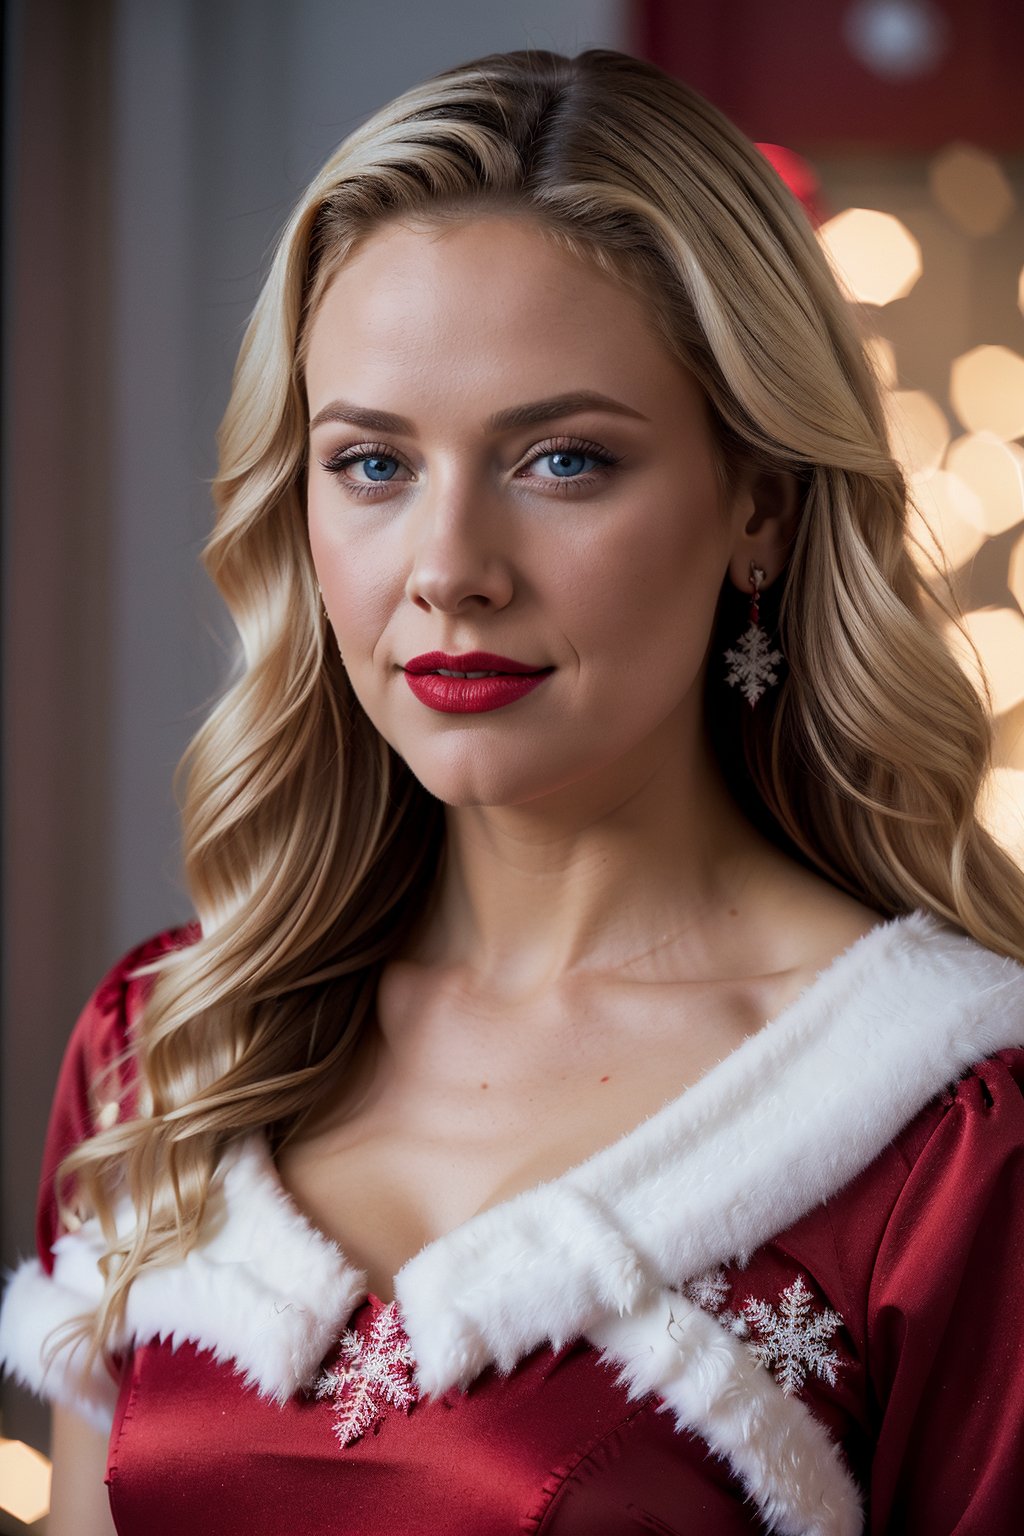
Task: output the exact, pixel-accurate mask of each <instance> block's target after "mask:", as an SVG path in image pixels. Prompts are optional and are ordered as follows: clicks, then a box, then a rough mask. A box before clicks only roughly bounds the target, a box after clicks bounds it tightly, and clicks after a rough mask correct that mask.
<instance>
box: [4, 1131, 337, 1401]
mask: <svg viewBox="0 0 1024 1536" xmlns="http://www.w3.org/2000/svg"><path fill="white" fill-rule="evenodd" d="M115 1219H116V1222H117V1227H118V1231H119V1232H125V1231H127V1230H130V1227H131V1225H132V1223H133V1220H134V1217H133V1212H132V1209H131V1207H130V1206H129V1205H128V1204H127V1202H122V1203H121V1204H120V1205H119V1206H118V1208H117V1211H116V1212H115ZM206 1226H207V1232H208V1235H207V1237H206V1240H205V1241H204V1242H202V1243H201V1244H200V1245H199V1246H198V1247H196V1248H194V1249H193V1250H192V1252H191V1253H189V1254H187V1255H186V1257H185V1258H184V1259H182V1260H180V1261H179V1262H178V1263H176V1264H169V1265H162V1266H160V1267H158V1268H154V1269H149V1270H146V1271H144V1272H143V1273H142V1274H141V1275H140V1276H139V1278H138V1279H137V1280H136V1281H135V1282H134V1284H133V1285H132V1287H131V1289H130V1291H129V1293H128V1299H127V1306H126V1309H125V1318H124V1323H123V1325H122V1327H121V1328H120V1329H119V1330H118V1331H117V1333H116V1334H115V1335H114V1336H113V1337H112V1339H111V1351H112V1352H113V1353H120V1352H123V1351H126V1350H127V1349H128V1348H130V1347H131V1346H132V1345H134V1344H142V1343H146V1342H148V1341H150V1340H153V1339H161V1340H169V1341H170V1343H171V1346H172V1348H174V1349H176V1348H177V1347H178V1345H179V1344H182V1343H184V1342H185V1341H186V1340H188V1341H190V1342H191V1343H193V1344H195V1345H196V1346H197V1347H198V1348H199V1349H202V1350H210V1351H211V1352H212V1354H213V1355H214V1358H215V1359H217V1360H230V1361H232V1362H233V1363H234V1364H235V1367H236V1369H237V1370H238V1372H239V1373H240V1374H242V1375H244V1377H245V1382H246V1385H255V1386H257V1387H258V1388H259V1391H260V1393H261V1394H262V1395H264V1396H268V1397H272V1398H274V1399H275V1400H277V1401H279V1402H282V1403H283V1402H286V1401H287V1399H288V1398H289V1397H290V1396H291V1395H292V1393H293V1392H295V1391H296V1390H297V1389H298V1388H299V1387H300V1386H302V1385H303V1384H305V1383H306V1382H307V1381H308V1380H309V1379H310V1377H311V1376H313V1375H314V1374H315V1372H316V1369H317V1367H318V1365H319V1364H320V1362H321V1360H322V1359H323V1357H324V1355H325V1354H326V1353H327V1351H328V1349H329V1348H330V1346H331V1344H332V1343H333V1342H334V1341H335V1340H336V1339H337V1337H338V1335H339V1333H340V1332H341V1330H342V1328H343V1327H344V1325H345V1323H346V1322H347V1321H348V1319H349V1317H350V1316H351V1314H352V1310H353V1307H354V1306H355V1305H356V1304H357V1302H358V1301H359V1300H360V1299H361V1298H362V1296H363V1295H364V1294H365V1287H364V1283H363V1282H364V1276H363V1275H362V1274H361V1273H360V1272H359V1271H357V1270H356V1269H354V1268H353V1267H352V1266H351V1265H349V1264H348V1263H347V1262H346V1260H345V1258H344V1255H343V1254H342V1253H341V1252H340V1250H339V1249H338V1248H337V1247H336V1246H335V1244H334V1243H332V1242H330V1241H329V1240H328V1239H327V1238H326V1237H325V1236H323V1234H322V1233H320V1232H319V1231H317V1230H316V1228H315V1227H313V1226H312V1225H311V1224H310V1223H309V1222H308V1221H306V1219H305V1217H303V1216H302V1214H301V1213H300V1212H299V1210H298V1209H297V1207H296V1206H295V1205H294V1203H293V1202H292V1201H291V1200H290V1199H289V1197H288V1195H287V1194H286V1193H285V1191H284V1189H283V1188H282V1187H281V1184H280V1181H279V1180H278V1178H277V1175H276V1171H275V1169H274V1166H273V1162H272V1160H271V1158H270V1154H269V1151H268V1149H267V1145H266V1142H265V1140H264V1139H263V1138H262V1137H249V1138H247V1139H246V1140H245V1141H243V1142H239V1143H237V1144H236V1145H235V1146H233V1147H231V1148H229V1150H228V1151H227V1152H226V1153H225V1155H224V1157H223V1159H222V1160H221V1165H220V1169H219V1177H218V1179H217V1180H216V1182H215V1185H214V1187H213V1190H212V1191H211V1195H210V1202H209V1211H208V1216H207V1221H206ZM104 1251H105V1244H104V1242H103V1238H102V1233H101V1231H100V1226H99V1222H98V1221H97V1220H96V1218H92V1219H91V1220H89V1221H87V1222H84V1223H83V1225H82V1226H81V1227H80V1228H78V1229H77V1230H76V1231H74V1232H67V1233H64V1234H63V1235H62V1236H61V1237H59V1238H58V1239H57V1241H56V1242H55V1243H54V1245H53V1254H54V1269H53V1274H52V1275H50V1276H47V1275H46V1273H45V1271H44V1270H43V1268H42V1265H41V1264H40V1263H39V1261H38V1260H31V1261H27V1262H26V1263H24V1264H22V1265H21V1266H20V1267H19V1269H18V1271H17V1273H16V1275H15V1277H14V1279H13V1280H12V1282H11V1284H10V1286H9V1288H8V1291H7V1294H6V1295H5V1297H4V1304H3V1308H2V1313H0V1340H2V1345H0V1363H3V1364H4V1365H6V1366H7V1367H8V1368H9V1369H10V1370H11V1371H13V1372H14V1373H15V1374H16V1375H17V1376H18V1377H19V1378H20V1379H21V1380H22V1381H23V1382H24V1383H25V1384H26V1385H27V1386H30V1387H31V1388H32V1389H33V1390H34V1391H36V1392H38V1393H39V1394H40V1395H41V1396H43V1397H46V1398H48V1399H50V1400H51V1401H56V1402H61V1403H63V1404H65V1405H67V1406H71V1407H75V1408H77V1409H78V1411H80V1412H82V1413H83V1414H84V1415H85V1416H86V1417H90V1416H91V1417H92V1420H93V1422H99V1423H106V1424H107V1425H108V1426H109V1421H110V1415H111V1413H112V1410H113V1404H114V1402H115V1401H116V1395H117V1394H116V1390H115V1391H114V1393H113V1397H111V1394H110V1391H109V1387H112V1386H113V1383H112V1381H111V1379H110V1375H109V1372H107V1371H106V1370H105V1368H104V1367H103V1366H102V1364H99V1365H97V1367H96V1368H95V1369H94V1371H93V1373H92V1374H91V1375H90V1377H89V1378H88V1379H87V1380H84V1379H83V1378H82V1377H81V1375H80V1373H79V1372H77V1371H76V1369H75V1365H74V1358H75V1356H76V1355H77V1352H75V1355H70V1354H69V1352H68V1351H67V1350H65V1351H63V1352H62V1354H61V1355H60V1356H58V1360H57V1361H55V1363H54V1367H53V1369H52V1370H51V1371H50V1373H48V1374H47V1373H45V1372H44V1371H43V1368H42V1365H41V1348H42V1344H43V1340H44V1338H45V1335H46V1334H47V1332H48V1331H49V1329H50V1328H52V1327H53V1326H54V1324H56V1323H61V1322H65V1321H67V1320H68V1319H69V1318H71V1317H74V1316H76V1315H79V1314H81V1313H83V1312H92V1311H94V1310H95V1308H96V1306H97V1305H98V1303H99V1301H100V1299H101V1295H102V1278H101V1275H100V1272H99V1268H98V1260H99V1258H100V1257H101V1256H102V1254H103V1252H104ZM105 1384H106V1385H105ZM91 1408H92V1409H94V1410H95V1411H93V1412H90V1409H91Z"/></svg>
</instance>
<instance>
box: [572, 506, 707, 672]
mask: <svg viewBox="0 0 1024 1536" xmlns="http://www.w3.org/2000/svg"><path fill="white" fill-rule="evenodd" d="M728 560H729V529H728V525H727V523H726V520H725V519H724V518H723V517H722V515H721V512H720V510H719V508H718V506H717V504H716V502H715V500H714V497H713V495H705V494H703V490H702V488H701V491H700V492H699V493H698V494H693V495H686V494H682V495H680V494H672V493H668V494H666V492H665V491H664V489H662V490H661V491H660V492H659V493H658V494H657V495H656V496H655V495H639V496H638V497H637V498H636V499H635V500H633V501H631V503H630V504H629V505H628V506H621V507H620V508H618V509H616V514H615V519H614V522H613V523H612V524H611V525H610V526H606V527H604V528H602V529H601V531H600V537H594V538H589V539H588V538H586V537H584V538H581V539H580V540H579V541H578V542H577V543H576V544H575V545H574V547H573V548H572V549H571V550H569V551H568V552H563V563H564V565H565V569H566V577H567V579H566V582H565V585H564V587H563V590H564V592H565V593H566V595H567V599H568V601H567V606H566V609H565V619H566V626H567V629H568V630H569V632H570V638H572V636H573V635H578V636H579V637H580V640H581V642H582V641H584V639H585V637H586V636H587V635H590V636H592V637H593V639H594V641H595V649H596V650H598V651H602V650H603V651H607V650H608V649H609V647H612V648H613V649H614V654H615V655H616V656H618V657H621V659H622V663H623V666H624V669H628V667H629V666H630V664H633V665H635V664H636V662H637V661H639V660H640V659H642V658H647V657H650V656H651V655H652V653H656V652H657V649H658V647H659V645H665V646H669V647H671V648H672V653H673V654H678V655H680V656H682V655H683V653H688V652H689V651H690V650H693V651H694V654H695V656H696V659H697V660H698V661H699V660H700V657H701V656H702V655H703V650H704V647H705V645H706V642H707V638H708V635H709V634H710V630H711V625H712V621H713V617H714V612H715V607H716V605H717V602H718V596H719V593H720V591H721V586H722V581H723V579H724V577H725V573H726V568H727V565H728Z"/></svg>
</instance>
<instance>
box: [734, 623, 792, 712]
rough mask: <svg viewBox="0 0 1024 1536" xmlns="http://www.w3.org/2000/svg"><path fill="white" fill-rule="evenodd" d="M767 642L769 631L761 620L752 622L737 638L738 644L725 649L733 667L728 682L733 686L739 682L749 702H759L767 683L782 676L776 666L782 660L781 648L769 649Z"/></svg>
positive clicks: (774, 681) (773, 681)
mask: <svg viewBox="0 0 1024 1536" xmlns="http://www.w3.org/2000/svg"><path fill="white" fill-rule="evenodd" d="M768 644H769V641H768V633H767V631H766V630H765V629H763V628H762V627H761V625H760V624H753V623H751V624H749V625H748V626H747V631H746V634H744V635H742V636H741V637H740V639H739V641H738V642H737V646H738V648H737V649H736V650H733V649H732V648H731V647H730V649H729V650H727V651H726V653H725V659H726V661H727V662H728V663H729V668H730V670H729V675H728V676H727V678H726V682H727V683H729V684H731V685H732V686H733V687H735V686H736V684H737V683H739V685H740V691H741V692H742V694H743V697H744V698H745V699H746V700H747V702H748V703H749V704H756V703H757V701H758V699H759V698H760V697H761V695H762V693H764V691H765V688H766V686H767V685H768V684H769V683H777V682H778V680H779V679H778V676H777V674H776V672H775V670H774V669H775V667H776V666H777V664H778V663H779V662H780V661H781V660H782V652H781V651H770V650H769V649H768Z"/></svg>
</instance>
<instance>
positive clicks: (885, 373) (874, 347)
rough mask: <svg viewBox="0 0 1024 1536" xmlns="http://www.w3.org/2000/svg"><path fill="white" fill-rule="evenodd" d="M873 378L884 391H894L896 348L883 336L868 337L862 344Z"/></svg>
mask: <svg viewBox="0 0 1024 1536" xmlns="http://www.w3.org/2000/svg"><path fill="white" fill-rule="evenodd" d="M864 349H865V351H866V352H867V354H868V358H869V359H870V362H871V366H872V368H873V369H874V370H875V377H876V378H877V379H878V380H879V382H880V383H881V384H882V386H883V387H884V388H885V389H895V388H896V380H897V377H898V375H897V371H896V348H895V347H894V346H893V344H892V342H891V341H889V339H888V338H887V337H885V336H869V337H868V338H867V340H866V341H865V343H864Z"/></svg>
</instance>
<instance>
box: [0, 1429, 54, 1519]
mask: <svg viewBox="0 0 1024 1536" xmlns="http://www.w3.org/2000/svg"><path fill="white" fill-rule="evenodd" d="M49 1508H50V1463H49V1462H48V1461H47V1459H46V1457H45V1456H43V1455H42V1454H41V1453H40V1452H39V1451H36V1450H33V1449H32V1447H31V1446H30V1445H26V1444H25V1442H24V1441H23V1440H0V1509H5V1510H6V1511H7V1513H8V1514H9V1515H13V1516H14V1518H15V1519H16V1520H20V1521H21V1522H22V1524H23V1525H32V1524H33V1523H34V1522H35V1521H36V1520H41V1519H42V1518H43V1516H44V1515H45V1514H47V1513H48V1511H49Z"/></svg>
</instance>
